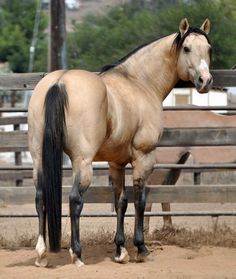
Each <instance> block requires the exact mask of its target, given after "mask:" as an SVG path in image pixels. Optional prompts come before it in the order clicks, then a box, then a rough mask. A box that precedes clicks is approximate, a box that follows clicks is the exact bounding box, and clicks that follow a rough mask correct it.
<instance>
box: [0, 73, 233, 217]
mask: <svg viewBox="0 0 236 279" xmlns="http://www.w3.org/2000/svg"><path fill="white" fill-rule="evenodd" d="M44 75H45V74H44V73H34V74H1V75H0V90H18V91H22V90H32V89H33V88H34V86H35V84H36V83H37V82H38V81H39V80H40V79H41V78H42V77H43V76H44ZM212 75H213V78H214V86H215V87H218V88H219V87H220V88H223V87H226V86H236V71H234V70H214V71H212ZM177 86H179V87H187V86H191V85H190V84H189V83H179V84H178V85H177ZM216 94H217V93H216ZM191 109H194V110H205V109H207V108H206V107H200V108H199V107H198V108H197V107H191V108H189V107H179V108H177V107H175V108H166V109H165V110H166V112H165V113H168V111H169V110H174V111H177V112H176V113H178V112H179V111H180V110H181V111H183V110H188V113H191V112H189V110H191ZM208 109H209V108H208ZM211 109H214V110H216V109H224V110H227V111H229V110H231V111H236V107H224V108H222V107H213V108H211ZM2 112H27V109H25V108H0V113H2ZM223 117H229V116H223ZM231 122H232V118H231ZM25 123H27V116H26V115H25V116H14V117H1V118H0V125H9V124H11V125H13V126H14V131H12V132H4V131H2V132H0V152H14V153H15V165H12V166H5V165H0V181H1V180H2V181H3V180H14V181H16V185H17V186H21V187H16V186H5V187H3V186H2V187H1V185H0V201H3V202H5V203H14V204H24V203H33V202H34V195H35V189H34V187H25V186H22V185H23V180H24V179H25V178H32V167H31V166H26V165H22V161H21V152H23V151H27V150H28V144H27V131H21V130H20V129H19V127H20V124H25ZM192 146H195V147H206V146H207V147H215V146H217V147H219V148H220V147H226V146H227V147H231V148H235V146H236V118H235V122H234V124H230V125H226V126H219V124H218V125H216V126H212V127H210V126H206V127H204V126H201V127H197V128H196V127H184V125H183V127H166V128H165V129H164V133H163V136H162V138H161V141H160V143H159V145H158V147H159V148H168V149H171V150H174V149H175V148H180V147H183V148H189V147H192ZM232 150H233V152H235V149H232ZM235 157H236V155H235ZM156 168H158V169H159V170H166V169H179V168H181V169H182V170H183V171H192V172H194V171H197V172H203V171H216V170H235V169H236V164H235V162H233V161H232V162H227V163H221V162H218V163H216V164H197V165H196V164H195V165H177V164H158V165H156ZM106 170H107V165H106V166H100V165H99V166H95V174H96V175H101V174H102V175H104V174H105V175H107V172H106ZM127 171H128V172H129V170H127ZM64 175H65V176H69V175H71V170H70V168H68V167H67V168H65V170H64ZM69 191H70V187H66V186H64V187H63V201H65V202H67V199H68V192H69ZM127 193H128V198H129V202H132V200H133V195H132V187H130V186H128V187H127ZM146 194H147V201H148V202H149V203H159V202H171V203H172V202H175V203H216V202H217V203H218V202H219V203H232V202H236V185H235V186H234V185H220V186H219V185H210V186H209V185H200V186H199V185H197V186H193V185H191V187H189V185H188V186H173V185H165V186H160V185H159V186H158V187H156V186H152V185H151V186H148V187H147V188H146ZM85 202H88V203H112V202H113V195H112V190H111V187H107V186H104V185H97V186H92V187H90V188H89V190H88V191H87V193H86V195H85ZM0 212H1V210H0ZM92 215H93V216H97V214H92ZM146 215H148V216H160V215H162V216H163V215H173V216H183V215H184V216H188V215H191V216H196V215H211V216H220V215H236V211H234V212H163V213H161V212H148V213H147V214H146ZM13 216H19V217H31V216H34V214H33V215H32V214H28V215H27V214H23V215H22V214H10V215H6V214H5V215H4V214H1V213H0V217H13ZM86 216H91V214H87V215H86ZM99 216H114V213H113V212H109V213H104V214H103V213H101V214H99Z"/></svg>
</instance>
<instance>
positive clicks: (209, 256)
mask: <svg viewBox="0 0 236 279" xmlns="http://www.w3.org/2000/svg"><path fill="white" fill-rule="evenodd" d="M156 206H157V207H159V206H160V205H156ZM193 206H194V205H191V207H193ZM196 206H198V207H199V206H201V205H196ZM219 206H224V208H223V209H230V208H232V207H233V206H234V205H228V206H229V208H225V206H226V205H219ZM109 208H110V205H107V208H105V209H104V208H102V209H103V211H104V210H109ZM20 209H21V210H20V211H21V212H23V213H24V212H29V210H32V205H25V206H21V208H20ZM174 209H175V208H174ZM176 209H178V208H176ZM181 209H182V208H181ZM192 209H194V208H192ZM196 209H197V208H196ZM16 210H17V206H16V205H15V206H2V207H1V212H11V211H13V212H17V211H16ZM64 210H65V211H66V210H67V209H66V208H65V209H64ZM91 210H92V209H91V208H89V207H88V208H86V206H85V211H86V212H90V211H91ZM93 210H94V208H93ZM95 210H96V211H98V210H99V207H98V208H97V209H95ZM130 210H132V208H131V209H130ZM154 210H155V208H154ZM157 210H159V208H157ZM133 221H134V220H133V218H126V221H125V231H126V235H127V236H128V240H127V250H128V251H129V254H130V256H131V261H130V262H129V263H128V264H117V263H115V262H114V261H113V257H114V253H115V245H114V244H113V239H114V234H115V223H116V222H115V218H82V219H81V242H82V245H83V261H84V263H85V266H83V267H82V268H80V269H78V268H77V267H76V266H74V265H72V264H71V263H70V256H69V251H68V248H69V236H70V222H69V218H63V228H62V236H63V239H64V240H65V241H64V242H65V243H64V244H63V249H62V251H61V252H60V253H59V254H49V255H48V259H49V263H50V266H49V267H48V268H37V267H35V266H34V261H35V251H34V246H35V243H36V235H37V219H36V218H28V219H19V218H18V219H14V218H12V219H6V218H1V219H0V247H8V248H13V249H6V248H4V249H3V248H2V249H0V278H1V279H2V278H4V279H5V278H7V279H10V278H45V279H47V278H72V279H73V278H82V279H83V278H98V279H100V278H112V279H115V278H122V279H123V278H124V279H125V278H128V279H132V278H137V279H138V278H140V279H141V278H148V279H149V278H150V279H151V278H158V279H159V278H164V279H169V278H170V279H172V278H173V279H176V278H178V279H188V278H198V279H201V278H207V279H210V278H212V279H217V278H219V279H222V278H227V279H229V278H236V264H235V261H236V229H235V228H236V220H235V217H230V218H229V217H228V218H225V217H224V218H223V217H220V219H219V220H218V222H217V224H216V222H214V221H213V220H212V219H211V218H210V217H199V218H197V217H193V218H190V217H189V218H174V219H173V222H174V224H175V225H177V226H179V227H181V228H185V229H186V228H187V230H189V228H194V229H195V230H198V232H199V229H200V228H202V229H204V231H201V233H200V234H199V233H196V232H195V233H191V234H189V233H187V230H186V231H185V229H184V231H183V232H184V233H183V234H181V235H179V236H178V237H174V238H173V237H172V238H169V235H168V234H166V235H165V234H163V235H162V238H161V244H162V245H160V242H159V240H157V239H156V238H153V235H154V234H155V231H158V230H159V229H160V227H161V226H162V220H161V218H152V219H151V222H150V234H149V235H148V236H147V244H148V248H149V251H150V256H149V258H148V260H147V262H145V263H136V262H135V260H134V259H135V253H136V250H135V248H134V247H133V245H132V233H133V225H134V224H133ZM224 224H227V225H229V227H230V228H227V229H226V230H225V229H223V230H218V232H217V233H215V232H214V226H215V225H217V226H219V227H224V226H225V225H224ZM180 231H181V230H180ZM208 231H211V233H209V232H208ZM167 238H169V241H168V240H166V239H167ZM214 240H215V241H214ZM14 243H15V244H14ZM170 244H171V245H170ZM215 244H216V245H215ZM216 246H218V247H216ZM219 246H224V247H219ZM19 247H22V248H19ZM27 247H28V248H27ZM232 247H234V248H232Z"/></svg>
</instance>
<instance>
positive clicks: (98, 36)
mask: <svg viewBox="0 0 236 279" xmlns="http://www.w3.org/2000/svg"><path fill="white" fill-rule="evenodd" d="M132 2H134V3H135V5H132ZM148 2H149V3H148V4H146V5H145V1H142V0H139V1H131V4H127V5H123V6H120V7H116V8H114V9H113V10H111V11H110V12H109V13H108V14H107V15H105V16H103V17H94V16H90V17H87V18H85V19H84V20H83V22H82V23H79V24H75V25H74V30H73V32H71V33H69V34H68V62H69V63H68V64H69V67H70V68H74V67H78V68H84V69H88V70H93V71H94V70H99V69H100V68H101V66H102V65H104V64H108V63H112V62H114V61H116V60H118V59H119V58H121V57H122V56H124V55H126V54H127V53H128V52H129V51H131V50H132V49H133V48H135V47H137V46H139V45H141V44H142V43H144V42H146V41H149V40H150V39H153V38H155V37H157V36H165V35H168V34H171V33H173V32H177V31H178V25H179V22H180V19H181V18H183V17H187V18H188V20H189V22H190V24H191V25H192V26H193V25H194V26H199V25H200V24H201V23H202V22H203V21H204V19H205V18H206V17H208V18H210V20H211V22H212V30H211V33H210V35H209V37H210V40H211V42H212V45H213V61H212V62H213V63H212V66H213V68H231V67H232V65H233V64H235V57H236V36H235V30H236V20H235V13H234V12H233V9H232V7H234V11H235V10H236V7H235V4H234V1H233V0H212V1H205V0H169V1H162V0H161V1H154V0H151V1H150V0H149V1H148ZM229 2H230V4H231V5H228V3H229Z"/></svg>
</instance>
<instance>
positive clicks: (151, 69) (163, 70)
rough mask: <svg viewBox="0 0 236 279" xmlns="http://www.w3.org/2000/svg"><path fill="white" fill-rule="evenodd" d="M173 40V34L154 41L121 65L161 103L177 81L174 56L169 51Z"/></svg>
mask: <svg viewBox="0 0 236 279" xmlns="http://www.w3.org/2000/svg"><path fill="white" fill-rule="evenodd" d="M174 38H175V34H173V35H170V36H168V37H165V38H162V39H160V40H158V41H155V42H154V43H151V44H150V45H147V46H146V47H144V48H142V49H141V50H139V51H138V52H137V53H135V54H133V55H132V56H131V57H130V58H129V59H128V60H127V61H126V62H125V63H123V67H125V69H126V71H127V72H128V73H129V75H131V76H133V77H134V78H135V79H137V80H138V82H139V83H142V84H143V85H144V86H145V87H146V88H148V90H149V91H152V92H155V94H157V95H158V96H159V98H160V100H161V101H163V100H164V99H165V98H166V96H167V95H168V94H169V92H170V91H171V89H173V87H174V86H175V84H176V82H177V81H178V77H177V70H176V64H177V61H176V55H175V53H174V52H173V51H171V47H172V44H173V41H174Z"/></svg>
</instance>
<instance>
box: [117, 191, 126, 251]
mask: <svg viewBox="0 0 236 279" xmlns="http://www.w3.org/2000/svg"><path fill="white" fill-rule="evenodd" d="M115 200H116V202H115V208H116V213H117V228H116V236H115V244H116V254H117V256H120V254H121V248H122V247H124V244H125V236H124V217H125V212H126V209H127V204H128V201H127V197H126V195H125V192H122V194H121V195H119V196H117V195H116V197H115Z"/></svg>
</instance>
